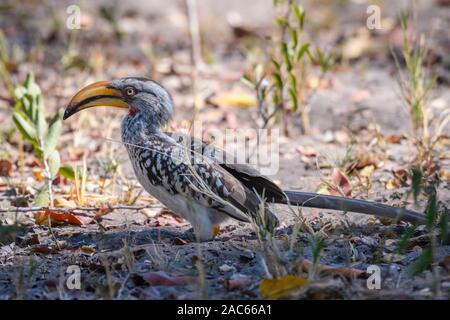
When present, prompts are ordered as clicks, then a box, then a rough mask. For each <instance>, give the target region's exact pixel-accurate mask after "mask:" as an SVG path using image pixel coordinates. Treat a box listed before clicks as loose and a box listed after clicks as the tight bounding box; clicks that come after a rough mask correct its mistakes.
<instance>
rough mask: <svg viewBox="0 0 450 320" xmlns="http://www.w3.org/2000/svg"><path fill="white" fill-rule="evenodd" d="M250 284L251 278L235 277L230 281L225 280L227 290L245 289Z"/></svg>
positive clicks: (244, 276)
mask: <svg viewBox="0 0 450 320" xmlns="http://www.w3.org/2000/svg"><path fill="white" fill-rule="evenodd" d="M251 282H252V277H251V276H247V275H236V276H233V277H231V279H226V280H225V287H226V288H227V289H228V290H235V289H245V288H248V286H249V284H250V283H251Z"/></svg>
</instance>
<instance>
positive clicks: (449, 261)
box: [439, 256, 450, 273]
mask: <svg viewBox="0 0 450 320" xmlns="http://www.w3.org/2000/svg"><path fill="white" fill-rule="evenodd" d="M439 266H440V267H442V268H444V269H445V271H447V273H450V256H446V257H445V258H444V259H442V260H441V261H439Z"/></svg>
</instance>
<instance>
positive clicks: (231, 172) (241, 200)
mask: <svg viewBox="0 0 450 320" xmlns="http://www.w3.org/2000/svg"><path fill="white" fill-rule="evenodd" d="M96 106H111V107H119V108H126V109H128V114H127V115H126V116H125V117H124V118H123V121H122V129H121V130H122V141H123V143H124V144H125V146H126V148H127V151H128V155H129V157H130V160H131V163H132V165H133V168H134V172H135V174H136V177H137V179H138V181H139V182H140V183H141V184H142V186H143V187H144V189H145V190H146V191H147V192H149V193H150V194H151V195H152V196H154V197H155V198H157V199H158V200H159V201H160V202H161V203H163V204H164V205H165V206H167V207H168V208H169V209H171V210H172V211H173V212H174V213H176V214H178V215H180V216H182V217H183V218H185V219H186V220H188V221H189V222H190V223H191V224H192V226H193V228H194V232H195V234H196V235H197V237H198V239H199V240H201V241H205V240H209V239H211V238H213V236H214V227H215V226H216V225H217V224H219V223H221V222H222V221H224V220H225V219H226V218H228V217H231V218H234V219H237V220H240V221H245V222H249V221H251V220H252V219H253V220H254V221H256V223H264V224H265V225H266V227H267V228H274V227H276V226H277V225H278V220H277V218H276V217H275V215H274V214H273V213H272V212H271V211H270V209H269V207H268V206H267V205H261V203H262V202H263V201H262V200H263V199H265V201H264V202H273V203H284V204H287V203H290V204H291V205H295V206H305V207H315V208H323V209H332V210H344V211H352V212H358V213H365V214H372V215H376V216H380V217H387V218H391V219H400V220H405V221H409V222H412V223H423V222H424V221H425V216H424V215H422V214H419V213H416V212H413V211H409V210H406V209H403V208H395V207H391V206H387V205H384V204H380V203H374V202H369V201H363V200H355V199H348V198H341V197H334V196H326V195H319V194H314V193H304V192H297V191H283V190H281V189H280V188H279V187H278V186H277V185H276V184H275V183H273V182H272V181H271V180H270V179H269V178H267V177H265V176H262V175H261V174H260V173H259V172H258V171H256V170H255V169H253V168H252V167H250V166H248V165H245V164H234V163H231V164H230V162H232V161H228V160H229V158H227V161H226V162H222V161H220V160H222V159H223V158H224V157H222V156H220V157H219V156H218V155H219V154H222V152H223V151H221V150H219V149H217V148H211V147H209V146H208V147H206V145H205V144H203V143H202V142H200V141H199V140H196V139H194V138H191V137H187V136H182V135H178V136H177V137H175V135H174V134H172V133H166V132H163V131H162V130H161V127H162V126H164V125H165V124H166V123H167V122H168V121H169V120H170V118H171V116H172V114H173V111H174V106H173V101H172V98H171V96H170V94H169V93H168V92H167V90H165V89H164V88H163V87H162V86H161V85H159V84H158V83H156V82H155V81H152V80H149V79H147V78H137V77H129V78H121V79H117V80H113V81H100V82H96V83H94V84H91V85H89V86H87V87H85V88H83V89H81V90H80V91H79V92H78V93H76V94H75V96H74V97H73V98H72V100H71V101H70V103H69V105H68V106H67V108H66V111H65V114H64V119H67V118H68V117H70V116H71V115H73V114H74V113H76V112H78V111H80V110H83V109H87V108H90V107H96ZM206 150H207V152H205V151H206ZM186 151H188V152H186ZM222 155H223V154H222ZM261 217H262V218H261Z"/></svg>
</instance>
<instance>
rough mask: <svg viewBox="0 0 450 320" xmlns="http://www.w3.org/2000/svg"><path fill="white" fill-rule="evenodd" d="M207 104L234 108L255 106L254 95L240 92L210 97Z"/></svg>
mask: <svg viewBox="0 0 450 320" xmlns="http://www.w3.org/2000/svg"><path fill="white" fill-rule="evenodd" d="M208 102H209V103H211V104H213V105H216V106H223V107H235V108H250V107H254V106H256V104H257V101H256V98H255V96H254V95H252V94H248V93H246V92H242V91H229V92H223V93H219V94H217V95H215V96H213V97H211V98H210V99H209V101H208Z"/></svg>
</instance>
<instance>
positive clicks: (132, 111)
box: [128, 106, 139, 117]
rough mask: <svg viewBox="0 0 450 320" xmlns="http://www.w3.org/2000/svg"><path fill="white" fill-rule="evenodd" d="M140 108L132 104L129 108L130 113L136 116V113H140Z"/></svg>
mask: <svg viewBox="0 0 450 320" xmlns="http://www.w3.org/2000/svg"><path fill="white" fill-rule="evenodd" d="M138 112H139V110H138V109H136V108H133V107H132V106H130V108H129V110H128V115H130V116H132V117H134V116H135V115H136V113H138Z"/></svg>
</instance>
